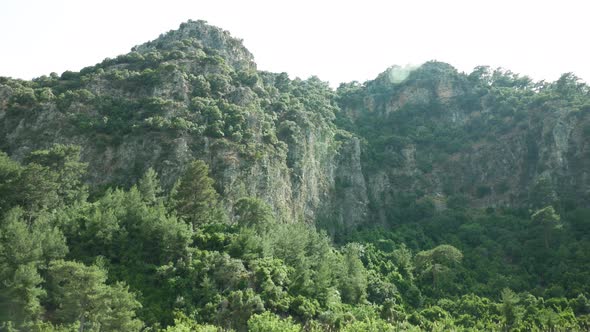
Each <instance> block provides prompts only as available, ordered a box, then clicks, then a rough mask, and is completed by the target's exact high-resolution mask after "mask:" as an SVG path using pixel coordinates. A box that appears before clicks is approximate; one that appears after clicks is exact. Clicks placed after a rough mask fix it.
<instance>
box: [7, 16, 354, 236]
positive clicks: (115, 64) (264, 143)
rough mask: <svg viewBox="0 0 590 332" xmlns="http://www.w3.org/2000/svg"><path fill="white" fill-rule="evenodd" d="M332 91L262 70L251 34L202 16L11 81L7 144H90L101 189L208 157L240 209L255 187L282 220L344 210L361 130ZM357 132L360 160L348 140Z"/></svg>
mask: <svg viewBox="0 0 590 332" xmlns="http://www.w3.org/2000/svg"><path fill="white" fill-rule="evenodd" d="M29 93H30V94H32V97H31V100H25V99H26V98H25V97H26V96H27V94H29ZM43 93H46V94H47V96H45V97H42V96H41V95H42V94H43ZM332 95H333V91H332V90H330V89H329V88H328V86H327V85H326V84H325V83H323V82H321V81H319V80H313V79H312V80H309V81H301V80H296V81H291V80H289V79H288V78H287V77H286V75H277V74H271V73H263V72H257V71H256V65H255V63H254V61H253V57H252V55H251V54H250V52H248V50H246V49H245V48H244V47H243V46H242V44H241V41H240V40H238V39H235V38H233V37H232V36H231V35H230V34H229V33H228V32H226V31H222V30H220V29H218V28H215V27H212V26H209V25H207V24H206V23H205V22H203V21H198V22H192V21H190V22H188V23H184V24H182V25H181V27H180V29H178V30H175V31H171V32H169V33H167V34H164V35H162V36H160V38H158V39H156V40H154V41H151V42H148V43H145V44H143V45H140V46H137V47H135V48H134V49H133V52H131V53H129V54H127V55H123V56H120V57H118V58H116V59H114V60H110V59H107V60H105V61H104V62H103V63H101V64H98V65H96V66H94V67H89V68H85V69H83V70H82V71H81V72H80V73H64V75H62V77H60V78H58V77H43V78H40V79H39V80H38V81H37V82H23V81H14V80H4V81H0V137H1V141H2V144H1V148H2V149H3V150H4V151H6V152H8V153H9V154H10V155H11V156H12V157H13V158H15V159H21V160H22V159H23V158H24V157H25V156H26V155H27V154H28V153H30V152H31V151H33V150H36V149H40V148H47V147H49V146H50V145H52V144H54V143H64V144H76V145H80V146H81V147H82V159H83V161H85V162H88V164H89V172H88V178H87V181H88V182H89V184H91V187H92V188H93V189H94V190H100V189H101V188H104V187H105V186H112V185H115V186H129V185H132V184H133V183H134V182H135V181H136V180H137V179H138V178H139V177H140V176H141V175H142V174H143V173H144V172H145V171H146V170H147V169H148V168H149V167H152V168H154V169H155V170H156V171H158V173H159V174H160V178H161V181H162V183H163V186H164V187H165V188H170V187H171V186H172V185H173V183H174V182H175V181H176V179H177V178H178V177H179V175H180V174H181V173H182V172H183V170H184V169H185V167H186V165H187V164H188V163H189V162H190V161H191V160H193V159H202V160H204V161H205V162H207V164H208V165H209V166H210V169H211V174H212V176H213V177H214V179H215V180H216V186H217V190H218V191H219V193H220V194H221V197H223V199H224V201H225V203H226V206H227V208H228V209H229V210H231V208H232V205H233V202H235V201H236V200H238V199H239V198H241V197H244V196H255V197H259V198H261V199H263V200H265V201H266V202H268V203H269V204H270V205H271V206H272V207H273V208H274V209H275V211H276V213H277V216H278V217H279V219H281V220H285V221H287V220H295V221H300V220H302V221H307V222H313V221H314V220H316V218H317V217H318V213H322V214H325V211H332V210H333V209H332V207H331V206H330V205H331V204H332V203H333V200H332V199H330V195H331V194H332V193H333V192H334V186H335V177H336V176H342V175H341V173H342V169H347V168H350V167H356V168H355V171H356V172H357V173H358V174H361V173H360V170H359V169H357V168H358V167H360V165H359V162H358V156H359V155H360V152H359V147H358V140H355V139H354V138H352V137H350V136H348V137H339V138H337V137H336V127H335V125H334V124H333V123H332V118H333V116H334V115H333V113H334V107H335V106H334V101H333V98H332V97H331V96H332ZM351 142H352V143H351ZM354 142H356V143H354ZM350 144H353V145H354V144H356V150H355V152H354V153H356V155H357V158H356V159H354V160H351V159H350V158H348V157H346V156H343V155H342V152H341V150H342V149H344V148H341V146H348V145H350ZM345 154H346V153H345ZM349 163H352V164H354V165H353V166H349V165H348V164H349ZM337 170H340V173H339V174H340V175H339V174H337ZM363 190H364V188H363ZM337 204H339V206H341V207H342V209H343V210H345V209H348V210H350V208H351V207H352V206H354V205H350V204H347V203H346V202H342V201H338V202H337ZM355 204H356V203H355ZM347 213H348V212H347ZM350 213H356V212H355V211H351V212H350ZM344 219H346V220H347V223H348V224H353V223H358V222H361V221H362V217H361V216H360V215H359V216H355V217H354V218H344Z"/></svg>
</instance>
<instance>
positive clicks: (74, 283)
mask: <svg viewBox="0 0 590 332" xmlns="http://www.w3.org/2000/svg"><path fill="white" fill-rule="evenodd" d="M0 74H1V73H0ZM0 150H1V151H2V152H0V217H1V218H2V219H1V220H2V222H1V223H0V279H2V280H6V282H4V283H3V284H2V285H0V322H3V325H0V326H1V328H2V329H3V330H4V329H5V330H9V331H11V330H19V331H20V330H22V331H28V330H35V331H46V330H49V331H70V330H78V331H82V330H87V331H99V330H100V331H105V330H106V331H118V330H129V331H138V330H142V329H143V330H150V331H158V330H162V331H188V330H191V331H193V330H197V331H216V330H217V329H226V330H230V329H233V330H237V331H244V330H252V331H299V330H301V329H303V330H305V331H321V330H324V331H335V330H342V331H387V330H391V331H394V330H395V331H397V330H449V329H455V330H512V329H515V330H530V329H531V328H537V329H541V330H547V329H553V328H558V329H574V330H575V329H587V328H590V325H589V324H590V301H589V300H587V297H589V296H590V294H589V292H590V286H588V285H590V282H589V281H590V275H588V272H587V271H588V270H589V269H590V255H589V254H588V253H589V252H590V251H589V250H590V249H589V248H590V238H589V234H588V230H590V174H589V173H588V172H589V171H588V170H590V88H589V87H588V86H587V85H586V84H585V83H583V82H581V81H580V80H579V79H578V78H577V77H576V76H575V75H574V74H571V73H569V74H564V75H563V76H562V77H561V78H560V79H559V80H557V81H556V82H551V83H548V82H534V81H532V80H531V79H529V78H528V77H526V76H520V75H518V74H515V73H512V72H510V71H506V70H501V69H496V70H494V69H490V68H488V67H478V68H476V69H475V70H474V71H473V72H472V73H461V72H458V71H457V70H456V69H455V68H453V67H452V66H451V65H449V64H445V63H441V62H436V61H431V62H427V63H425V64H423V65H421V66H419V67H416V68H402V67H397V66H394V67H391V68H389V69H387V70H385V71H384V72H383V73H382V74H380V75H379V76H378V77H377V78H375V79H374V80H371V81H367V82H364V83H358V82H351V83H343V84H341V85H340V87H338V89H332V88H330V87H329V85H328V84H327V83H326V82H323V81H321V80H320V79H319V78H317V77H311V78H308V79H306V80H302V79H299V78H297V79H290V78H289V77H288V75H287V74H286V73H270V72H264V71H259V70H257V67H256V63H255V61H254V57H253V55H252V54H251V53H250V52H249V51H248V50H247V49H246V48H245V47H244V46H243V45H242V42H241V40H239V39H236V38H235V37H233V36H232V35H231V34H230V33H229V32H227V31H223V30H221V29H219V28H216V27H213V26H210V25H208V24H207V23H206V22H204V21H188V22H186V23H183V24H181V25H180V27H179V29H177V30H173V31H170V32H168V33H165V34H163V35H161V36H160V37H158V38H157V39H155V40H152V41H149V42H147V43H145V44H142V45H138V46H136V47H134V48H133V49H132V50H131V52H130V53H128V54H125V55H120V56H118V57H116V58H114V59H105V60H104V61H103V62H101V63H99V64H96V65H94V66H90V67H86V68H84V69H82V70H81V71H80V72H69V71H68V72H64V73H62V74H61V75H58V74H55V73H52V74H50V75H49V76H42V77H39V78H36V79H34V80H32V81H23V80H15V79H11V78H6V77H0ZM97 294H98V295H97Z"/></svg>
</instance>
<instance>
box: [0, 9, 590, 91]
mask: <svg viewBox="0 0 590 332" xmlns="http://www.w3.org/2000/svg"><path fill="white" fill-rule="evenodd" d="M586 2H587V1H584V0H581V1H568V0H560V1H528V0H526V1H524V0H511V1H504V0H493V1H492V0H488V1H480V0H470V1H454V0H444V1H442V0H433V1H425V0H423V1H416V0H411V1H410V0H406V1H394V0H383V1H374V0H362V1H321V0H315V1H312V0H297V1H280V0H275V1H228V0H210V1H201V0H191V1H183V0H166V1H146V0H143V1H127V0H118V1H113V0H101V1H91V0H51V1H50V0H1V2H0V47H1V48H0V76H12V77H18V78H25V79H30V78H33V77H37V76H41V75H44V74H49V73H50V72H57V73H61V72H63V71H65V70H80V69H81V68H83V67H85V66H89V65H94V64H95V63H97V62H100V61H102V60H103V59H104V58H106V57H111V58H112V57H115V56H117V55H119V54H122V53H127V52H128V51H129V50H130V49H131V47H132V46H134V45H136V44H140V43H143V42H145V41H148V40H152V39H155V38H157V37H158V36H159V35H160V34H161V33H163V32H166V31H168V30H171V29H176V28H178V26H179V25H180V23H181V22H184V21H187V20H188V19H193V20H197V19H203V20H206V21H208V22H209V23H210V24H213V25H216V26H219V27H221V28H223V29H225V30H229V31H230V32H231V33H232V35H233V36H236V37H238V38H242V39H244V44H245V45H246V47H247V48H248V49H249V50H250V51H251V52H252V53H253V54H254V56H255V59H256V62H257V63H258V67H259V69H263V70H269V71H275V72H283V71H285V72H287V73H289V74H290V76H291V77H296V76H299V77H302V78H306V77H308V76H310V75H317V76H319V77H320V78H321V79H323V80H326V81H330V83H331V84H332V85H333V86H335V85H337V84H338V83H339V82H343V81H352V80H357V81H365V80H367V79H372V78H374V77H375V76H376V75H377V74H378V73H380V72H382V71H383V70H385V69H386V68H387V67H389V66H391V65H395V64H398V65H405V64H420V63H422V62H424V61H427V60H439V61H445V62H448V63H450V64H451V65H453V66H455V67H456V68H458V69H459V70H462V71H467V72H469V71H471V69H473V67H474V66H476V65H490V66H492V67H504V68H507V69H510V70H512V71H514V72H518V73H521V74H526V75H529V76H531V77H533V78H535V79H548V80H555V79H556V78H558V77H559V75H560V74H561V73H564V72H570V71H571V72H574V73H576V75H578V76H579V77H581V78H583V79H584V80H585V81H586V82H590V61H589V60H590V45H589V43H588V41H589V40H590V38H589V36H588V34H589V33H590V26H589V25H590V23H589V22H590V20H589V19H588V15H589V13H590V10H589V9H590V8H589V5H585V4H584V3H586Z"/></svg>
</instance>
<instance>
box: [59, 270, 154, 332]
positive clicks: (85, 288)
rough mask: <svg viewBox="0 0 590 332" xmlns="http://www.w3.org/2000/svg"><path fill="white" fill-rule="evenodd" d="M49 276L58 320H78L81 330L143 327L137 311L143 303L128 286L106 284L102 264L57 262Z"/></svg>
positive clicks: (136, 329) (126, 329) (69, 321)
mask: <svg viewBox="0 0 590 332" xmlns="http://www.w3.org/2000/svg"><path fill="white" fill-rule="evenodd" d="M49 276H50V280H51V281H50V288H51V290H52V293H53V302H54V303H55V305H56V308H57V309H56V317H57V319H58V321H60V322H64V323H73V322H78V324H79V326H80V327H79V330H80V331H84V330H94V329H97V328H99V329H100V330H104V331H121V330H125V331H139V330H140V329H141V328H142V325H143V324H142V323H141V321H139V320H138V319H137V318H135V313H134V311H135V310H136V309H137V308H139V307H141V304H140V303H139V302H137V300H135V298H134V296H133V295H132V294H131V293H129V292H128V288H127V286H125V285H123V284H120V283H117V284H114V285H111V286H108V285H105V281H106V279H107V275H106V271H105V270H103V269H101V268H100V267H97V266H85V265H84V264H80V263H76V262H67V261H54V262H52V263H51V265H50V266H49Z"/></svg>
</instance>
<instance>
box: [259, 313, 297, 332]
mask: <svg viewBox="0 0 590 332" xmlns="http://www.w3.org/2000/svg"><path fill="white" fill-rule="evenodd" d="M248 330H249V331H252V332H299V331H302V329H301V326H300V325H299V324H295V323H293V320H292V319H291V318H290V317H289V318H287V319H281V318H280V317H278V316H277V315H273V314H272V313H270V312H268V311H267V312H264V313H262V314H257V315H253V316H252V317H250V319H249V320H248Z"/></svg>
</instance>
